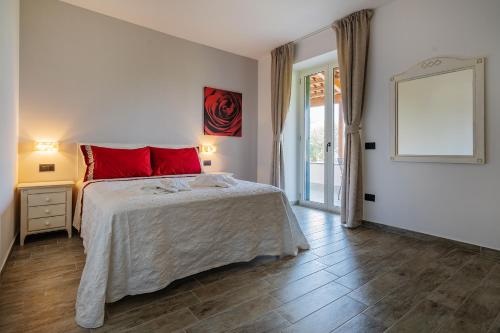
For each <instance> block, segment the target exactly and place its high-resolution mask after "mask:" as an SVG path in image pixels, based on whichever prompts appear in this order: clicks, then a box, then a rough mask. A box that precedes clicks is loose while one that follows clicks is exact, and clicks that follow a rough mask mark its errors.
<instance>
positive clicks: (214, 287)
mask: <svg viewBox="0 0 500 333" xmlns="http://www.w3.org/2000/svg"><path fill="white" fill-rule="evenodd" d="M266 275H267V273H265V272H264V271H261V270H258V271H250V272H245V274H234V275H230V276H228V277H226V278H224V279H221V280H218V281H215V282H212V283H209V284H206V285H203V286H201V287H198V288H196V289H194V290H193V292H194V294H195V295H196V297H198V298H199V299H200V300H201V301H206V300H209V299H211V298H215V297H218V296H220V295H222V294H225V293H227V292H229V291H231V290H235V289H238V288H239V287H241V286H242V285H243V284H246V283H249V282H252V281H255V280H258V279H261V278H263V277H265V276H266Z"/></svg>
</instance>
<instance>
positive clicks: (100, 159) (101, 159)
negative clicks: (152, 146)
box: [80, 145, 152, 181]
mask: <svg viewBox="0 0 500 333" xmlns="http://www.w3.org/2000/svg"><path fill="white" fill-rule="evenodd" d="M80 149H81V150H82V153H83V156H84V158H85V164H86V165H87V171H86V172H85V179H84V180H85V181H87V180H94V179H113V178H128V177H149V176H151V171H152V170H151V156H150V152H149V148H148V147H144V148H139V149H116V148H105V147H97V146H90V145H85V146H80Z"/></svg>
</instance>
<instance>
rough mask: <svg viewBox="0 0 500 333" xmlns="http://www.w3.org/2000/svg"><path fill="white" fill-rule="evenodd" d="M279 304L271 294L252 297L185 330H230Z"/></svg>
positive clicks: (200, 332)
mask: <svg viewBox="0 0 500 333" xmlns="http://www.w3.org/2000/svg"><path fill="white" fill-rule="evenodd" d="M280 305H281V302H279V301H277V300H276V299H274V298H273V297H271V296H263V297H259V298H254V299H252V300H249V301H247V302H245V303H241V304H239V305H237V306H235V307H233V308H231V309H229V310H227V311H225V312H222V313H219V314H217V315H215V316H212V317H210V318H208V319H205V320H203V321H200V322H199V323H197V324H195V325H193V326H191V327H188V328H187V329H186V332H188V333H206V332H213V333H217V332H223V331H227V330H231V329H234V328H237V327H239V326H241V325H242V324H244V323H245V322H249V321H253V320H255V319H257V318H259V317H261V316H262V315H263V314H265V313H267V312H269V311H271V310H273V309H275V308H277V307H278V306H280Z"/></svg>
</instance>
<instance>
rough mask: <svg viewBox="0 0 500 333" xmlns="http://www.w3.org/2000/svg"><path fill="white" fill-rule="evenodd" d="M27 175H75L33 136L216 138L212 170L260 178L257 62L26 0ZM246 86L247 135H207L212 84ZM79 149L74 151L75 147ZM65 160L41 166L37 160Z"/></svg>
mask: <svg viewBox="0 0 500 333" xmlns="http://www.w3.org/2000/svg"><path fill="white" fill-rule="evenodd" d="M20 64H21V73H20V79H21V81H20V84H21V85H20V114H19V131H20V143H21V144H20V156H19V161H20V168H19V171H20V174H19V180H20V181H36V180H51V179H52V180H55V179H65V178H66V179H67V178H72V177H73V176H74V174H75V170H76V166H75V165H74V158H73V157H72V155H71V153H72V152H74V151H75V150H74V149H71V148H68V149H66V145H63V146H62V148H63V151H62V152H61V153H59V154H55V155H53V156H50V155H43V156H42V155H40V154H36V153H33V152H32V151H31V147H32V142H33V140H40V139H53V140H58V141H60V142H63V143H64V144H74V143H76V142H115V143H149V144H154V143H163V144H178V145H181V144H199V143H215V144H216V145H217V153H215V154H213V155H212V157H211V159H212V160H213V161H212V162H213V164H212V167H211V168H210V170H212V171H216V170H226V171H230V172H233V173H234V174H235V175H236V176H237V177H240V178H242V179H248V180H255V179H256V178H257V72H258V70H257V69H258V66H257V61H256V60H253V59H250V58H246V57H242V56H238V55H234V54H231V53H228V52H224V51H221V50H217V49H214V48H211V47H207V46H203V45H200V44H196V43H192V42H189V41H186V40H183V39H179V38H176V37H173V36H169V35H165V34H163V33H160V32H157V31H153V30H150V29H146V28H143V27H140V26H137V25H134V24H131V23H127V22H124V21H120V20H117V19H114V18H111V17H108V16H105V15H101V14H98V13H95V12H91V11H88V10H85V9H82V8H79V7H75V6H72V5H69V4H67V3H63V2H60V1H57V0H23V1H22V2H21V54H20ZM204 86H211V87H217V88H222V89H227V90H232V91H239V92H241V93H242V94H243V136H242V137H241V138H237V137H215V136H204V135H203V87H204ZM73 155H74V154H73ZM42 161H43V162H50V161H53V162H56V172H55V173H44V174H39V173H38V172H37V167H38V163H40V162H42Z"/></svg>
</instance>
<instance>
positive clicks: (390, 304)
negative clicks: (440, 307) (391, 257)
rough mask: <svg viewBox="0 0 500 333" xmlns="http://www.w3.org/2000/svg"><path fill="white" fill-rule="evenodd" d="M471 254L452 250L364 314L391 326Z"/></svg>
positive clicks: (450, 274)
mask: <svg viewBox="0 0 500 333" xmlns="http://www.w3.org/2000/svg"><path fill="white" fill-rule="evenodd" d="M470 256H471V253H469V252H464V251H459V250H453V251H451V252H450V253H448V254H447V255H445V256H443V257H441V258H439V259H438V260H436V261H435V262H430V263H429V265H428V267H427V268H425V269H424V270H423V271H421V272H419V273H418V274H417V276H416V277H414V278H413V279H412V280H411V281H410V282H409V283H407V284H405V285H403V286H401V287H399V288H397V289H396V290H394V291H393V292H391V293H390V294H389V295H388V296H386V297H384V298H383V299H382V300H381V301H380V302H378V303H376V304H375V305H373V306H371V307H370V308H368V309H367V310H366V311H365V314H367V315H369V316H371V317H372V318H375V319H377V320H379V321H380V322H382V323H383V324H384V325H386V326H388V327H389V326H391V325H392V324H394V323H395V322H396V321H397V320H399V319H400V318H401V317H402V316H403V315H404V314H405V313H406V312H408V311H409V310H410V309H411V308H412V307H413V306H415V305H416V304H417V303H419V302H420V301H421V300H423V298H424V297H426V296H427V295H428V294H429V293H430V292H431V291H432V290H434V289H435V288H437V287H438V286H439V285H440V284H441V283H442V282H443V281H446V280H447V279H448V278H450V277H451V276H452V275H453V273H454V272H456V271H457V270H458V269H459V268H460V266H462V265H463V264H464V263H465V262H466V261H467V259H469V258H470Z"/></svg>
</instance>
